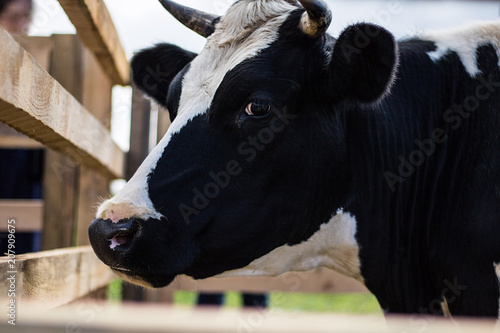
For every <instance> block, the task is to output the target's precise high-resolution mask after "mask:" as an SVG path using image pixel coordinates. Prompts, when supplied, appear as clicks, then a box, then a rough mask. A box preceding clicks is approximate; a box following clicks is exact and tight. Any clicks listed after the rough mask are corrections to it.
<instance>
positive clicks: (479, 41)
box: [421, 21, 500, 77]
mask: <svg viewBox="0 0 500 333" xmlns="http://www.w3.org/2000/svg"><path fill="white" fill-rule="evenodd" d="M421 37H422V38H423V39H425V40H430V41H433V42H435V43H436V46H437V50H436V51H433V52H429V53H428V55H429V57H430V58H431V59H432V60H433V61H434V62H437V61H439V60H440V59H441V58H443V57H444V56H445V55H446V54H448V53H449V52H456V53H457V55H458V56H459V57H460V60H461V61H462V63H463V65H464V67H465V69H466V70H467V73H469V75H470V76H471V77H476V76H477V75H479V74H481V71H480V70H479V68H478V65H477V52H476V51H477V49H478V48H479V47H481V46H484V45H488V44H490V45H492V46H493V47H495V49H496V51H497V55H498V56H499V59H500V21H494V22H481V23H474V24H471V25H469V26H466V27H462V28H459V29H454V30H450V31H447V32H436V33H430V34H425V35H424V36H421ZM499 66H500V63H499Z"/></svg>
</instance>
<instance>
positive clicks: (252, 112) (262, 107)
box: [245, 101, 271, 117]
mask: <svg viewBox="0 0 500 333" xmlns="http://www.w3.org/2000/svg"><path fill="white" fill-rule="evenodd" d="M269 111H271V104H269V103H268V102H265V101H255V102H252V103H250V104H248V105H247V107H246V109H245V112H246V113H247V114H248V115H249V116H256V117H260V116H265V115H266V114H268V113H269Z"/></svg>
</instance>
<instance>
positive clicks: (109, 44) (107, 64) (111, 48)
mask: <svg viewBox="0 0 500 333" xmlns="http://www.w3.org/2000/svg"><path fill="white" fill-rule="evenodd" d="M59 3H60V4H61V6H62V7H63V9H64V11H65V12H66V14H67V15H68V17H69V19H70V20H71V22H72V23H73V25H74V26H75V28H76V31H77V33H78V35H79V36H80V38H81V39H82V41H83V43H84V44H85V45H86V46H87V48H88V49H89V50H90V51H91V52H93V53H94V54H95V56H96V58H97V60H98V61H99V63H100V64H101V66H102V68H103V69H104V70H105V71H106V73H107V74H108V76H109V77H110V78H111V79H112V81H113V83H115V84H121V85H127V84H128V83H129V81H130V68H129V63H128V60H127V58H126V56H125V52H124V51H123V48H122V44H121V43H120V39H119V38H118V33H117V32H116V29H115V26H114V24H113V21H112V20H111V16H110V15H109V12H108V9H107V8H106V5H105V4H104V1H103V0H59Z"/></svg>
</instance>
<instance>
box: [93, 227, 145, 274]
mask: <svg viewBox="0 0 500 333" xmlns="http://www.w3.org/2000/svg"><path fill="white" fill-rule="evenodd" d="M142 223H143V221H142V220H139V219H133V218H132V219H125V220H120V221H118V222H117V223H114V222H113V221H111V220H109V219H108V220H103V219H95V220H93V221H92V223H91V224H90V226H89V239H90V244H91V245H92V248H93V249H94V252H95V253H96V255H97V257H98V258H99V259H101V260H102V261H103V262H104V263H105V264H106V265H108V266H110V267H111V268H114V269H119V270H120V269H126V267H123V262H122V260H121V259H122V256H123V255H125V254H126V253H127V252H128V251H129V250H130V249H131V248H132V246H133V244H134V241H135V239H136V238H137V237H139V236H140V235H141V231H142Z"/></svg>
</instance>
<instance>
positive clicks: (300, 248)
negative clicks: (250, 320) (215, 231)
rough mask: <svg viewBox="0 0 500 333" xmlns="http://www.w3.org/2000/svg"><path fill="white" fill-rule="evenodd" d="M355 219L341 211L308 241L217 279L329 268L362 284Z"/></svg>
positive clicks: (276, 250) (276, 274) (266, 256)
mask: <svg viewBox="0 0 500 333" xmlns="http://www.w3.org/2000/svg"><path fill="white" fill-rule="evenodd" d="M356 229H357V222H356V219H355V218H354V217H353V216H352V215H351V214H349V213H345V212H343V211H342V210H339V211H338V212H337V213H336V214H335V215H334V216H333V217H332V218H331V219H330V221H328V222H327V223H325V224H323V225H322V226H321V227H320V229H319V230H318V231H317V232H316V233H315V234H314V235H312V236H311V237H310V238H309V239H308V240H307V241H305V242H302V243H300V244H298V245H294V246H289V245H284V246H281V247H279V248H276V249H274V250H273V251H271V252H269V253H268V254H266V255H265V256H263V257H261V258H258V259H256V260H254V261H253V262H251V263H250V264H249V265H248V266H247V267H244V268H241V269H236V270H232V271H228V272H224V273H222V274H220V275H217V277H234V276H278V275H280V274H283V273H285V272H291V271H294V272H303V271H309V270H313V269H316V268H319V267H327V268H330V269H333V270H335V271H337V272H339V273H341V274H344V275H346V276H349V277H353V278H355V279H356V280H358V281H361V282H363V277H362V276H361V263H360V260H359V246H358V243H357V241H356V238H355V236H356Z"/></svg>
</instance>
